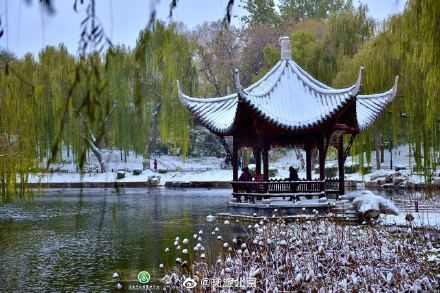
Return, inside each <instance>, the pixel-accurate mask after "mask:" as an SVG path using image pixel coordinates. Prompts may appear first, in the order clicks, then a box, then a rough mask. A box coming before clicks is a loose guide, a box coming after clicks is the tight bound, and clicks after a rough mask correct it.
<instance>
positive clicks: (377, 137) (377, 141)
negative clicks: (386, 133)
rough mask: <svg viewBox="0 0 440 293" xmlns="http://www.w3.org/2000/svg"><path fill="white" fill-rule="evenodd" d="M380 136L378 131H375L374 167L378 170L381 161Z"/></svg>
mask: <svg viewBox="0 0 440 293" xmlns="http://www.w3.org/2000/svg"><path fill="white" fill-rule="evenodd" d="M380 142H381V138H380V134H379V133H377V132H376V133H375V135H374V147H375V149H376V169H377V170H380V163H381V150H380V145H381V143H380Z"/></svg>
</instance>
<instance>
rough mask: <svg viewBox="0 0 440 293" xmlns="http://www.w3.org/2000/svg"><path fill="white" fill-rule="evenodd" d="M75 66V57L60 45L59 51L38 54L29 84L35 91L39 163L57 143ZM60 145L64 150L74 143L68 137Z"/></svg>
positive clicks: (50, 47)
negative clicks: (63, 145) (64, 147)
mask: <svg viewBox="0 0 440 293" xmlns="http://www.w3.org/2000/svg"><path fill="white" fill-rule="evenodd" d="M75 64H76V63H75V59H74V57H73V56H72V55H71V54H70V53H69V52H68V51H67V48H66V47H64V46H63V45H60V46H59V47H58V48H56V47H52V46H48V47H46V48H44V49H43V50H42V51H41V52H40V53H39V54H38V62H37V64H36V66H35V70H34V72H33V76H32V79H30V82H32V84H33V85H34V87H35V92H34V99H35V101H36V103H37V108H36V109H35V111H36V114H37V117H38V120H37V121H36V122H37V123H36V125H35V131H36V132H37V135H38V137H39V144H38V147H39V160H40V161H43V160H45V159H47V158H48V157H49V155H50V151H51V148H52V145H53V144H54V143H55V141H56V134H57V133H58V132H59V126H60V123H57V121H59V120H60V118H61V117H60V116H61V112H62V109H63V105H64V102H65V100H66V97H67V95H68V91H69V88H70V85H71V84H72V82H73V80H74V74H73V73H74V68H75ZM63 141H64V142H65V145H67V146H70V145H71V144H72V143H73V142H72V140H71V138H70V137H69V136H66V137H63V139H62V140H61V141H60V143H62V142H63ZM60 151H61V148H60ZM58 158H61V152H60V154H57V156H56V157H55V158H54V159H55V160H56V159H58Z"/></svg>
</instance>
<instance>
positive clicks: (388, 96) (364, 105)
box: [356, 76, 399, 131]
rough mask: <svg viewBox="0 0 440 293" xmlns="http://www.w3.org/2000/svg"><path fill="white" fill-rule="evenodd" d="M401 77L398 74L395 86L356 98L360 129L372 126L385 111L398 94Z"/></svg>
mask: <svg viewBox="0 0 440 293" xmlns="http://www.w3.org/2000/svg"><path fill="white" fill-rule="evenodd" d="M398 83H399V77H398V76H396V78H395V81H394V86H393V87H392V88H391V89H390V90H388V91H386V92H384V93H380V94H372V95H359V96H357V98H356V119H357V123H358V127H359V130H361V131H362V130H365V129H367V128H368V127H370V126H371V125H372V124H373V123H374V121H375V120H376V119H377V117H379V115H380V114H381V113H382V112H383V110H384V109H385V108H386V106H387V105H388V104H389V103H391V101H393V100H394V98H395V97H396V94H397V86H398Z"/></svg>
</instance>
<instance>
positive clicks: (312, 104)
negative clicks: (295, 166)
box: [178, 37, 397, 134]
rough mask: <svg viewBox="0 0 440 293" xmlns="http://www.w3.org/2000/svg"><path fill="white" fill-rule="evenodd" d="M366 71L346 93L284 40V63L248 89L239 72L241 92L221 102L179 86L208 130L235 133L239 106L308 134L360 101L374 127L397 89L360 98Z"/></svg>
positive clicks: (362, 124) (361, 115) (363, 118)
mask: <svg viewBox="0 0 440 293" xmlns="http://www.w3.org/2000/svg"><path fill="white" fill-rule="evenodd" d="M361 82H362V68H361V69H360V71H359V77H358V80H357V82H356V83H355V84H354V85H352V86H350V87H348V88H343V89H335V88H332V87H330V86H327V85H325V84H323V83H321V82H320V81H318V80H316V79H315V78H313V77H312V76H311V75H309V74H308V73H307V72H306V71H305V70H304V69H302V68H301V67H300V66H299V65H298V64H296V63H295V62H294V61H293V60H292V59H291V51H290V41H289V39H288V38H287V37H283V38H282V39H281V60H280V61H279V62H278V63H277V64H276V65H275V66H274V67H273V68H272V69H271V70H270V71H269V72H268V73H267V74H266V75H265V76H264V77H263V78H261V79H260V80H259V81H257V82H256V83H254V84H252V85H251V86H249V87H247V88H242V86H241V84H240V78H239V72H238V70H236V89H237V93H236V94H232V95H227V96H224V97H220V98H193V97H189V96H187V95H185V94H184V93H183V92H182V91H181V89H180V86H179V87H178V88H179V89H178V91H179V98H180V100H181V102H182V103H183V104H184V105H186V107H187V108H188V109H189V110H190V111H191V112H192V114H193V115H194V116H195V117H196V118H197V119H199V120H200V122H201V123H203V124H204V125H205V126H206V127H207V128H208V129H210V130H212V131H214V132H216V133H219V134H227V133H230V132H231V130H232V129H233V128H234V125H235V122H236V118H237V110H238V105H239V104H240V103H242V104H246V105H248V106H249V107H251V108H252V109H253V110H254V111H255V112H256V113H257V114H258V115H259V116H260V117H261V118H262V119H264V120H266V121H267V122H269V123H271V124H272V125H275V126H277V127H279V128H282V129H286V130H292V131H295V130H305V129H310V128H313V127H316V126H318V125H320V124H321V123H324V122H325V121H327V120H328V119H330V118H332V117H333V116H334V115H335V114H336V113H338V112H339V111H340V110H341V109H342V108H343V107H344V106H345V105H347V103H349V102H350V101H352V100H353V99H356V106H357V110H356V115H357V119H358V125H359V128H360V129H364V128H366V127H368V126H369V125H370V124H371V123H372V122H373V121H374V119H376V117H377V116H378V115H379V114H380V112H381V111H382V110H383V108H384V107H385V106H386V105H387V104H388V103H389V102H390V101H391V100H392V98H394V96H395V93H396V89H397V80H396V84H395V85H394V87H393V88H392V89H391V90H389V91H387V92H385V93H383V94H377V95H371V96H366V95H363V96H361V95H358V94H359V91H360V88H361Z"/></svg>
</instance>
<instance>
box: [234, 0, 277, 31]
mask: <svg viewBox="0 0 440 293" xmlns="http://www.w3.org/2000/svg"><path fill="white" fill-rule="evenodd" d="M242 2H243V4H244V5H243V8H244V9H245V10H246V11H247V12H248V13H249V15H246V16H243V17H242V21H243V22H244V23H245V24H248V25H252V24H268V25H272V26H275V25H277V24H279V23H280V21H281V19H280V16H279V15H278V13H277V12H276V10H275V1H274V0H242Z"/></svg>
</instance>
